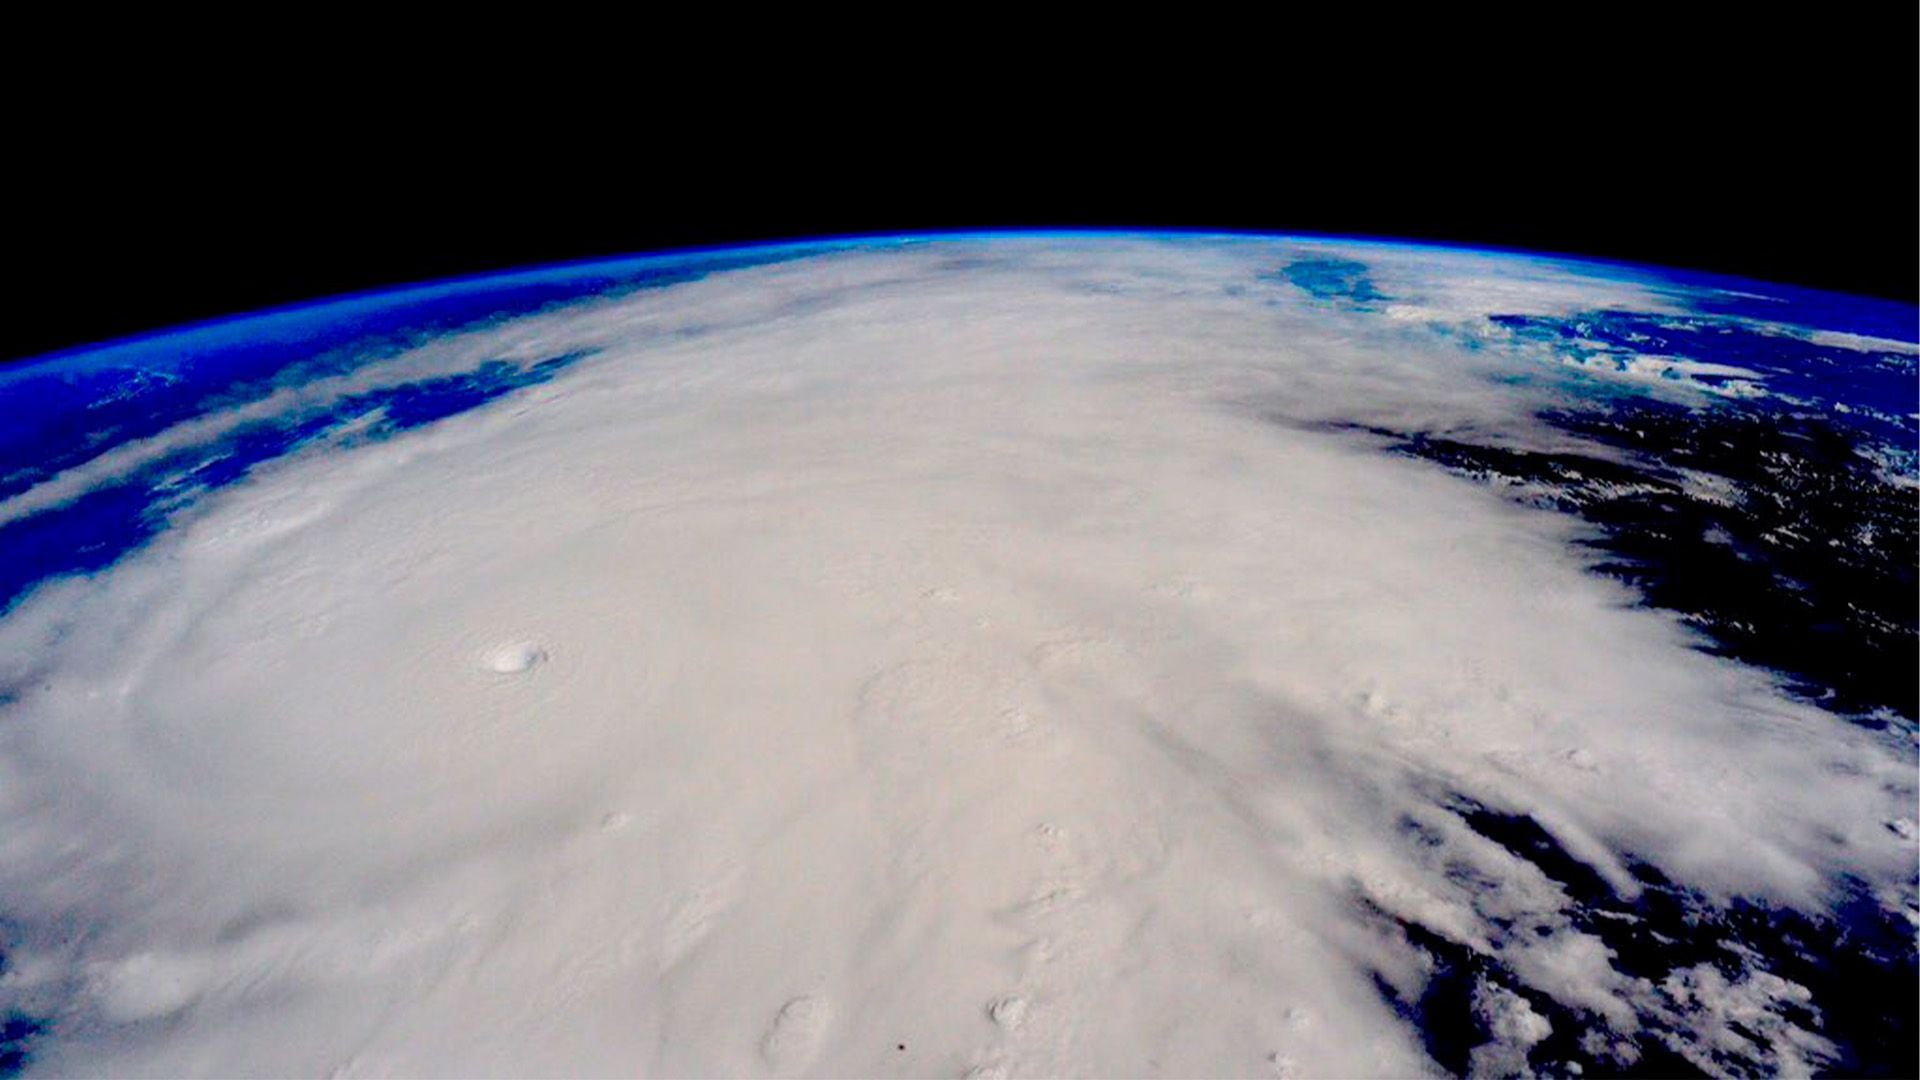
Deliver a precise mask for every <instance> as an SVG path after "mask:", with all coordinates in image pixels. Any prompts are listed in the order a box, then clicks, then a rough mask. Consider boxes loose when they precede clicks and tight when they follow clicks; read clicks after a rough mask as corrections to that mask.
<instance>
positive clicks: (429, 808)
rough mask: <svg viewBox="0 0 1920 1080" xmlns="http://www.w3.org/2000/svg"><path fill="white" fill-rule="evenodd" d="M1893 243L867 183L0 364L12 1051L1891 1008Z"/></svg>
mask: <svg viewBox="0 0 1920 1080" xmlns="http://www.w3.org/2000/svg"><path fill="white" fill-rule="evenodd" d="M1916 318H1917V314H1916V309H1915V308H1914V307H1913V306H1912V305H1908V304H1901V303H1896V302H1891V301H1879V300H1870V299H1862V298H1854V297H1847V296H1839V295H1833V294H1827V293H1820V292H1814V291H1809V290H1805V289H1799V288H1790V287H1785V286H1776V285H1771V284H1764V283H1758V282H1752V281H1745V280H1735V279H1728V278H1719V277H1712V276H1707V275H1703V274H1699V273H1693V272H1680V271H1672V270H1662V269H1657V268H1650V267H1642V266H1631V265H1620V264H1613V263H1600V262H1592V261H1579V260H1575V259H1571V258H1564V257H1556V256H1545V255H1536V254H1529V253H1523V252H1503V251H1481V250H1465V249H1454V248H1442V247H1433V246H1420V245H1413V244H1402V243H1387V242H1377V241H1367V240H1354V239H1342V238H1327V237H1285V236H1248V235H1207V234H1132V233H1097V234H1082V233H1042V234H1026V233H1014V234H982V235H939V236H904V237H889V238H878V239H876V238H858V239H847V240H827V241H820V242H813V243H801V244H786V245H778V246H762V247H750V248H738V249H732V250H722V251H697V252H682V253H675V254H668V255H656V256H647V257H638V258H627V259H618V260H611V261H601V262H594V263H586V264H577V265H567V266H560V267H548V268H540V269H534V270H529V271H524V272H515V273H508V274H500V275H494V276H488V277H480V278H473V279H463V280H458V281H452V282H446V283H439V284H432V285H426V286H420V287H411V288H404V289H398V290H394V291H387V292H381V293H375V294H368V295H360V296H352V297H346V298H341V299H333V300H327V301H322V302H317V303H313V304H309V305H304V306H298V307H293V308H286V309H280V310H274V311H269V312H265V313H261V314H256V315H249V316H243V317H238V318H232V319H227V320H224V321H219V322H214V323H210V324H204V325H199V326H193V327H187V328H183V329H178V330H172V331H166V332H161V333H156V334H153V335H150V336H146V337H142V338H138V339H133V340H127V341H121V342H117V343H110V344H105V345H101V346H98V347H93V348H86V349H79V350H73V351H69V352H67V353H63V354H59V355H53V356H48V357H43V358H39V359H37V360H32V361H28V362H23V363H18V364H15V365H12V366H9V367H5V368H0V603H3V604H4V608H3V609H0V610H3V611H4V614H0V952H3V953H4V967H3V968H0V1008H4V1015H5V1030H4V1042H3V1043H0V1055H3V1056H0V1065H3V1066H4V1067H5V1069H6V1070H7V1071H11V1072H21V1071H24V1072H26V1073H28V1074H48V1075H55V1074H87V1075H126V1074H134V1075H329V1076H340V1077H350V1076H373V1075H394V1074H398V1075H419V1076H438V1075H449V1076H450V1075H461V1076H478V1075H544V1076H553V1075H613V1074H634V1073H639V1074H646V1075H657V1074H665V1075H711V1074H729V1075H809V1074H810V1075H902V1076H955V1077H958V1076H974V1077H989V1076H1025V1075H1108V1076H1159V1075H1166V1076H1302V1077H1308V1076H1343V1077H1356V1076H1419V1075H1439V1074H1457V1075H1486V1076H1493V1075H1522V1074H1553V1075H1593V1074H1640V1075H1681V1074H1706V1075H1753V1074H1808V1073H1842V1074H1855V1075H1869V1074H1884V1075H1908V1076H1911V1075H1913V1074H1914V1073H1915V1072H1916V1071H1920V1062H1917V1061H1916V1050H1915V1044H1916V1030H1915V1018H1916V1011H1917V1005H1920V1003H1917V1001H1916V967H1915V956H1916V950H1915V935H1916V926H1917V925H1920V899H1917V898H1916V894H1917V884H1916V865H1917V862H1920V826H1916V817H1920V811H1916V805H1915V802H1916V788H1917V786H1920V771H1917V770H1920V763H1917V758H1916V755H1917V752H1920V742H1917V740H1916V731H1917V730H1920V728H1917V727H1916V704H1917V702H1916V694H1917V693H1920V691H1917V690H1916V686H1917V683H1920V680H1917V679H1916V622H1917V619H1916V582H1915V569H1916V535H1915V532H1916V494H1917V493H1920V473H1917V471H1916V434H1917V432H1920V427H1917V424H1920V421H1917V419H1916V399H1917V397H1920V378H1917V376H1916V358H1917V357H1920V345H1916V341H1920V333H1916Z"/></svg>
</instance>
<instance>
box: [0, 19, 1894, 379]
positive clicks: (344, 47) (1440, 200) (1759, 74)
mask: <svg viewBox="0 0 1920 1080" xmlns="http://www.w3.org/2000/svg"><path fill="white" fill-rule="evenodd" d="M1862 10H1864V9H1862ZM1454 14H1456V13H1452V12H1435V13H1432V14H1430V16H1429V20H1430V22H1431V23H1432V25H1418V24H1408V23H1405V22H1404V20H1403V19H1402V17H1401V16H1398V15H1392V14H1388V13H1371V12H1365V13H1361V14H1360V15H1359V16H1358V17H1357V18H1356V19H1355V20H1354V25H1351V26H1346V27H1340V28H1337V29H1329V28H1325V27H1321V26H1315V27H1312V28H1304V27H1300V26H1294V27H1290V28H1286V29H1284V30H1276V29H1272V28H1260V27H1254V26H1251V25H1248V26H1234V25H1221V26H1208V27H1200V28H1197V29H1195V28H1185V27H1178V26H1164V27H1163V26H1142V27H1134V28H1131V30H1132V33H1131V34H1128V35H1127V40H1125V41H1114V40H1101V41H1098V42H1095V41H1092V40H1086V41H1080V40H1076V39H1075V38H1073V37H1072V35H1069V36H1067V37H1066V38H1064V39H1051V40H1049V41H1047V42H1044V43H1038V42H1028V41H1025V40H1024V39H1020V38H1017V37H1005V36H989V37H984V38H983V37H978V36H975V37H962V36H960V35H959V34H958V32H954V33H946V32H943V35H942V36H940V37H938V38H931V37H928V36H926V35H921V36H919V37H908V38H905V39H902V40H899V41H894V42H887V41H879V40H876V41H866V40H864V39H863V40H861V41H860V42H859V43H858V46H857V47H854V45H853V44H852V43H851V42H849V43H847V45H848V47H846V48H844V49H842V50H837V51H833V52H812V51H808V50H807V49H803V48H802V47H801V46H800V45H799V44H798V43H795V44H794V45H793V46H792V47H791V48H790V50H789V51H787V52H785V53H784V54H783V53H781V52H779V51H778V50H777V49H776V50H775V51H773V52H772V53H769V54H767V55H759V54H755V55H752V56H747V55H745V54H743V53H741V52H740V51H739V50H738V49H737V48H736V47H735V44H734V43H732V42H727V43H725V45H724V47H723V46H722V45H721V44H718V43H716V41H715V40H714V39H695V38H686V39H679V38H666V37H663V36H662V35H661V34H659V33H655V34H653V35H652V36H648V35H646V34H640V35H639V36H635V34H634V33H631V32H626V31H621V32H615V31H614V30H612V29H604V28H603V29H596V28H594V27H582V28H575V30H574V31H572V32H571V33H572V36H571V37H565V36H564V35H563V37H564V38H565V44H566V50H567V51H559V50H556V48H555V44H554V39H553V38H552V36H551V35H549V34H548V33H547V32H545V31H531V30H528V31H525V36H524V38H523V37H522V36H520V35H522V34H523V28H521V27H519V26H511V27H504V28H497V30H496V33H497V34H498V37H497V38H496V40H494V41H492V42H490V43H489V46H490V47H489V48H488V49H486V50H484V51H482V50H479V49H478V48H477V47H474V46H471V44H470V43H461V44H460V47H456V46H455V45H454V44H452V43H447V42H439V43H437V44H436V43H434V42H419V41H408V42H405V43H400V42H388V41H387V39H386V38H385V37H384V36H383V34H384V33H385V31H384V30H383V31H382V33H374V32H372V31H371V30H370V29H368V28H364V27H358V28H352V29H351V32H347V33H344V34H343V35H338V34H337V35H334V36H330V37H328V38H327V39H326V40H325V41H324V42H323V43H322V44H321V45H318V46H316V47H314V48H313V49H312V50H311V53H312V55H295V53H294V52H293V51H292V48H291V47H292V46H293V45H295V44H298V43H299V42H300V41H302V40H303V34H304V31H299V32H296V31H293V30H288V31H284V32H282V33H279V34H277V35H275V36H273V37H272V38H271V39H270V40H260V41H256V42H254V43H253V45H252V46H249V45H248V44H247V43H246V41H244V40H243V39H241V38H234V39H232V40H231V41H227V42H225V43H224V44H222V45H219V46H209V47H206V48H203V49H201V50H199V51H198V52H196V53H193V54H191V55H189V54H184V53H180V52H177V51H174V49H173V44H174V43H171V42H170V43H169V45H168V47H166V48H159V47H155V48H151V49H148V48H143V47H142V45H141V43H139V42H138V41H134V42H132V43H131V44H128V45H127V46H125V48H124V49H123V50H121V51H114V52H107V51H102V50H99V49H97V48H95V47H94V46H92V45H89V46H88V48H87V49H85V50H83V51H76V52H72V53H65V54H59V55H56V56H51V57H42V56H38V55H37V54H38V50H39V49H40V47H41V45H42V41H41V40H40V39H28V38H22V39H21V41H22V42H25V43H27V44H29V45H30V46H31V48H23V49H20V50H19V52H20V53H21V54H22V56H21V57H19V58H18V59H21V60H22V61H23V63H21V64H17V65H16V66H15V67H14V68H13V69H12V70H10V71H9V72H8V73H7V74H6V76H5V78H6V79H7V86H6V89H7V90H8V91H9V94H8V101H9V104H8V105H7V106H6V109H7V112H8V115H9V118H10V120H11V121H12V122H11V123H9V124H8V125H7V126H6V128H5V135H4V138H5V140H6V144H5V149H6V151H7V153H6V155H5V160H6V162H7V165H6V168H5V171H4V184H5V187H6V190H7V192H8V198H7V201H6V205H8V206H9V207H10V214H9V224H8V228H7V232H6V235H5V245H4V252H5V256H4V257H5V259H6V263H7V271H8V279H9V282H10V287H9V290H8V302H7V317H6V318H5V319H4V320H0V358H14V357H20V356H28V355H34V354H37V353H40V352H45V351H49V350H52V349H56V348H61V347H65V346H71V345H76V344H81V343H86V342H92V341H99V340H102V339H106V338H110V337H114V336H119V335H124V334H128V333H134V332H138V331H141V330H145V329H150V328H154V327H158V326H164V325H169V324H174V323H179V322H183V321H189V320H195V319H204V318H211V317H217V316H220V315H223V314H229V313H234V312H241V311H247V310H252V309H257V308H260V307H263V306H267V305H272V304H278V303H287V302H292V301H297V300H302V299H310V298H314V297H317V296H323V295H327V294H332V293H338V292H343V291H351V290H358V289H367V288H374V287H378V286H382V285H387V284H393V283H400V282H407V281H417V280H422V279H431V278H437V277H443V276H447V275H452V274H460V273H471V272H477V271H485V270H491V269H499V268H505V267H511V266H517V265H524V264H528V263H536V262H543V261H554V260H562V259H576V258H585V257H591V256H596V255H606V254H616V253H621V252H629V251H639V250H647V249H655V248H662V247H674V246H688V245H711V244H723V243H729V242H734V241H747V240H757V239H771V238H782V237H806V236H816V235H822V234H843V233H860V232H884V231H896V230H915V229H937V228H972V227H995V226H1007V227H1013V226H1181V227H1201V228H1206V227H1217V228H1227V229H1252V230H1303V231H1324V232H1337V233H1359V234H1373V235H1384V236H1403V237H1413V238H1427V239H1434V240H1444V241H1453V242H1464V243H1470V244H1471V243H1480V244H1496V245H1505V246H1513V247H1520V248H1529V249H1536V250H1548V251H1565V252H1573V253H1584V254H1590V255H1598V256H1605V257H1613V258H1621V259H1627V260H1632V261H1643V262H1651V263H1659V264H1666V265H1674V266H1682V267H1693V268H1700V269H1709V270H1718V271H1723V272H1728V273H1734V274H1741V275H1746V276H1752V277H1758V278H1762V279H1769V280H1776V281H1786V282H1792V283H1798V284H1805V285H1811V286H1815V287H1821V288H1829V289H1836V290H1841V291H1847V292H1855V293H1866V294H1874V295H1881V296H1888V297H1894V298H1899V299H1903V300H1908V301H1912V300H1913V299H1915V297H1916V294H1920V275H1917V274H1916V235H1917V234H1920V210H1917V209H1916V200H1917V199H1920V135H1917V131H1920V108H1917V107H1916V94H1915V83H1916V68H1917V66H1920V63H1917V61H1916V54H1915V45H1914V42H1915V38H1916V29H1920V24H1917V23H1916V18H1917V16H1916V13H1915V11H1914V10H1913V9H1912V7H1911V5H1884V6H1882V7H1880V8H1877V9H1873V11H1872V13H1870V14H1863V15H1852V14H1846V13H1844V12H1842V11H1841V10H1840V9H1837V8H1836V9H1834V10H1833V11H1831V12H1828V11H1818V12H1812V13H1807V14H1803V15H1801V16H1799V17H1798V18H1796V19H1795V20H1786V19H1772V20H1769V19H1766V18H1762V17H1760V16H1757V15H1755V14H1753V13H1751V12H1735V11H1720V12H1714V13H1700V14H1696V15H1694V16H1691V18H1693V19H1694V20H1695V22H1693V23H1689V24H1681V23H1678V22H1676V21H1674V20H1675V16H1674V15H1673V13H1672V12H1663V11H1661V10H1660V9H1649V10H1648V11H1646V12H1634V11H1632V10H1630V9H1627V8H1618V9H1615V8H1609V9H1607V14H1606V15H1605V17H1604V19H1603V18H1602V17H1601V16H1600V15H1598V14H1578V13H1576V14H1563V15H1559V16H1556V18H1557V19H1559V21H1558V22H1557V23H1552V24H1546V23H1541V22H1539V21H1538V20H1539V19H1540V18H1541V16H1540V15H1538V14H1534V15H1531V16H1528V18H1529V19H1530V20H1532V21H1528V22H1526V23H1524V24H1502V25H1501V26H1500V28H1499V29H1498V32H1492V31H1490V30H1488V28H1486V27H1473V26H1468V27H1464V28H1463V27H1457V26H1453V25H1452V24H1451V22H1450V20H1451V19H1452V18H1453V17H1454ZM1376 24H1377V25H1376ZM1388 28H1391V29H1392V30H1393V31H1394V35H1393V37H1392V39H1391V40H1386V39H1384V38H1381V37H1379V35H1380V34H1382V33H1384V31H1385V30H1386V29H1388ZM223 41H224V39H223ZM370 43H372V44H370ZM382 43H384V44H382ZM460 48H467V49H469V51H466V52H463V51H460ZM582 49H586V50H588V51H587V52H585V53H584V54H583V53H582V52H581V50H582Z"/></svg>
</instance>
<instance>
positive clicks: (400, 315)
mask: <svg viewBox="0 0 1920 1080" xmlns="http://www.w3.org/2000/svg"><path fill="white" fill-rule="evenodd" d="M829 246H834V245H799V246H795V245H778V246H766V247H756V248H740V249H733V250H727V251H717V252H705V251H701V252H687V253H675V254H668V255H663V256H649V257H639V258H626V259H617V260H608V261H602V262H596V263H588V264H582V265H569V266H558V267H549V268H543V269H537V270H532V271H521V272H514V273H508V274H498V275H491V276H486V277H480V278H472V279H461V280H456V281H449V282H442V283H437V284H432V285H426V286H420V287H412V288H403V289H395V290H391V291H386V292H379V293H372V294H366V295H359V296H350V297H344V298H340V299H335V300H327V301H321V302H318V303H313V304H305V305H298V306H295V307H291V308H286V309H281V310H275V311H268V312H263V313H260V314H257V315H246V316H240V317H237V318H233V319H227V320H222V321H218V322H213V323H208V324H204V325H199V326H192V327H186V328H182V329H179V330H173V331H162V332H159V333H155V334H150V335H145V336H142V337H138V338H133V339H129V340H127V341H122V342H116V343H110V344H107V345H103V346H99V347H94V348H84V349H76V350H70V351H67V352H64V353H57V354H53V355H49V356H45V357H40V358H37V359H34V360H29V361H26V362H23V363H20V364H17V365H14V366H11V367H7V368H0V500H4V499H6V498H9V497H12V496H14V495H18V494H19V493H20V492H22V491H25V490H27V489H28V488H31V487H33V486H34V485H36V484H39V483H41V482H43V481H45V480H47V479H48V478H50V477H52V476H54V475H57V474H59V473H60V472H62V471H64V470H66V469H69V468H72V467H74V466H76V465H79V464H81V463H83V462H85V461H88V460H90V459H92V458H94V457H96V456H98V455H99V454H101V453H103V452H105V451H107V450H110V449H112V448H114V447H116V446H120V445H122V444H125V443H128V442H130V441H133V440H138V439H142V438H146V437H149V436H153V435H157V434H159V433H161V432H163V431H166V430H168V429H170V428H173V427H174V426H175V425H178V424H180V423H182V422H184V421H188V420H191V419H194V418H197V417H204V416H209V415H215V414H218V413H220V412H221V411H223V410H230V409H235V408H238V407H240V406H243V405H245V404H247V403H249V402H253V401H258V400H260V399H262V398H265V397H266V396H267V395H269V394H271V393H273V392H274V391H275V390H277V389H280V388H282V387H286V386H293V385H299V384H301V383H305V382H309V381H311V380H314V379H319V378H325V377H327V376H332V375H341V374H345V373H347V372H350V371H354V370H357V369H360V368H363V367H366V366H368V365H374V364H378V363H380V362H381V361H382V360H385V359H387V358H389V357H391V356H393V355H394V354H395V353H397V352H400V351H401V350H403V349H405V348H407V347H409V346H411V345H415V344H418V343H420V342H423V341H426V340H428V339H431V338H434V337H437V336H440V335H444V334H448V333H454V332H458V331H462V330H470V329H473V328H476V327H479V326H484V325H487V324H490V323H493V322H498V321H501V320H505V319H511V318H515V317H518V316H522V315H526V314H530V313H533V312H536V311H540V310H543V309H546V308H549V307H553V306H556V305H560V304H565V303H567V302H570V301H575V300H579V299H582V298H586V297H594V296H607V295H618V294H621V293H625V292H631V291H633V290H637V289H652V288H663V287H665V286H668V285H674V284H679V283H682V282H687V281H693V280H697V279H699V278H701V277H705V276H706V275H709V274H713V273H717V272H720V271H723V270H729V269H738V268H742V267H747V266H754V265H761V264H765V263H771V262H779V261H784V260H787V259H792V258H798V257H802V256H804V255H814V254H818V253H820V252H821V251H823V250H826V249H827V248H828V247H829ZM586 355H587V354H585V353H580V352H567V353H562V354H559V355H555V356H552V357H547V358H545V359H542V360H539V361H537V362H534V363H531V364H526V363H509V362H506V361H504V360H502V361H494V362H489V363H483V364H481V365H480V366H478V367H477V368H476V369H475V370H473V371H470V372H466V373H463V374H458V375H449V376H442V377H437V378H431V379H423V380H418V381H414V382H407V383H401V384H398V385H393V386H387V387H383V388H382V389H380V390H377V391H370V392H367V393H362V394H356V395H351V396H348V397H343V398H340V399H337V400H334V401H331V402H329V403H327V404H326V405H325V406H323V407H318V408H313V409H307V410H297V411H294V412H291V413H289V414H286V415H278V416H273V417H269V418H264V419H262V420H260V421H258V422H256V423H250V424H245V425H242V426H240V427H238V428H236V429H235V430H233V431H231V432H229V433H227V434H225V435H222V436H221V437H219V438H217V439H214V440H212V441H209V442H205V443H197V444H194V445H189V446H183V447H181V448H179V449H177V450H174V451H172V452H168V453H164V454H162V455H160V456H158V457H156V458H155V459H153V460H151V461H149V462H147V463H145V464H144V465H142V466H140V467H139V468H137V469H135V470H133V471H131V472H128V473H126V474H124V475H121V476H118V477H116V478H115V479H114V480H113V481H111V482H109V483H107V484H105V485H103V486H100V487H97V488H95V489H93V490H90V491H88V492H86V493H85V494H83V495H81V496H80V497H79V498H76V499H74V500H73V501H71V502H68V503H65V504H63V505H57V506H52V507H50V508H47V509H45V510H42V511H40V512H38V513H35V514H32V515H30V516H26V517H22V518H18V519H15V520H13V521H9V522H6V523H4V524H0V612H4V611H5V610H6V609H7V608H9V607H11V606H12V605H13V604H14V603H16V602H17V601H18V600H19V599H20V598H21V597H22V596H24V595H25V594H26V593H27V592H28V591H29V590H30V589H31V588H33V586H35V585H36V584H38V583H40V582H43V581H46V580H49V579H51V578H56V577H59V576H62V575H68V574H83V573H90V572H93V571H97V570H100V569H103V568H105V567H107V566H110V565H112V564H113V562H115V561H116V560H117V559H119V558H120V557H121V556H122V555H124V554H126V553H127V552H129V551H131V550H133V549H135V548H137V547H139V546H140V545H142V544H144V543H145V542H147V541H148V540H150V539H151V538H152V537H153V536H154V535H155V534H156V533H158V532H159V531H160V530H161V529H163V528H164V527H165V525H166V521H167V516H168V513H169V512H170V511H172V510H174V509H175V508H177V507H179V506H181V505H183V504H184V503H186V502H187V501H190V500H191V499H192V498H194V497H196V496H198V495H200V494H202V493H204V492H206V491H209V490H212V489H214V488H218V487H221V486H224V485H227V484H231V483H233V482H235V481H237V480H239V479H241V478H243V477H245V476H246V475H247V474H248V473H249V472H250V471H251V470H252V469H253V468H254V467H256V466H258V465H260V464H261V463H263V462H266V461H270V460H273V459H275V458H279V457H282V456H285V455H286V454H289V453H292V452H294V451H295V450H297V449H299V448H300V447H302V446H306V445H309V444H311V443H312V442H313V441H314V440H317V439H321V438H324V437H327V436H329V434H330V433H334V432H337V431H339V430H341V429H342V428H344V427H345V426H346V425H348V424H350V423H352V422H354V421H356V420H359V419H361V418H364V417H368V416H378V417H379V419H378V421H377V422H375V423H373V424H372V425H371V426H367V427H365V428H364V430H356V432H355V437H356V438H363V439H378V438H384V437H388V436H391V435H393V434H395V433H398V432H400V431H404V430H407V429H410V428H416V427H420V426H422V425H425V424H431V423H433V422H435V421H438V420H443V419H446V418H447V417H450V416H454V415H457V414H459V413H462V412H466V411H468V410H470V409H474V408H478V407H479V406H481V405H484V404H486V403H487V402H489V401H492V400H494V399H495V398H498V397H500V396H501V395H503V394H507V393H510V392H512V391H514V390H517V389H521V388H523V387H526V386H530V385H534V384H537V383H540V382H544V381H546V380H548V379H551V378H552V377H554V376H555V375H557V374H558V373H559V372H560V371H562V370H564V369H565V368H566V367H567V366H569V365H571V364H573V363H575V362H577V361H579V360H581V359H584V358H585V356H586Z"/></svg>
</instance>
